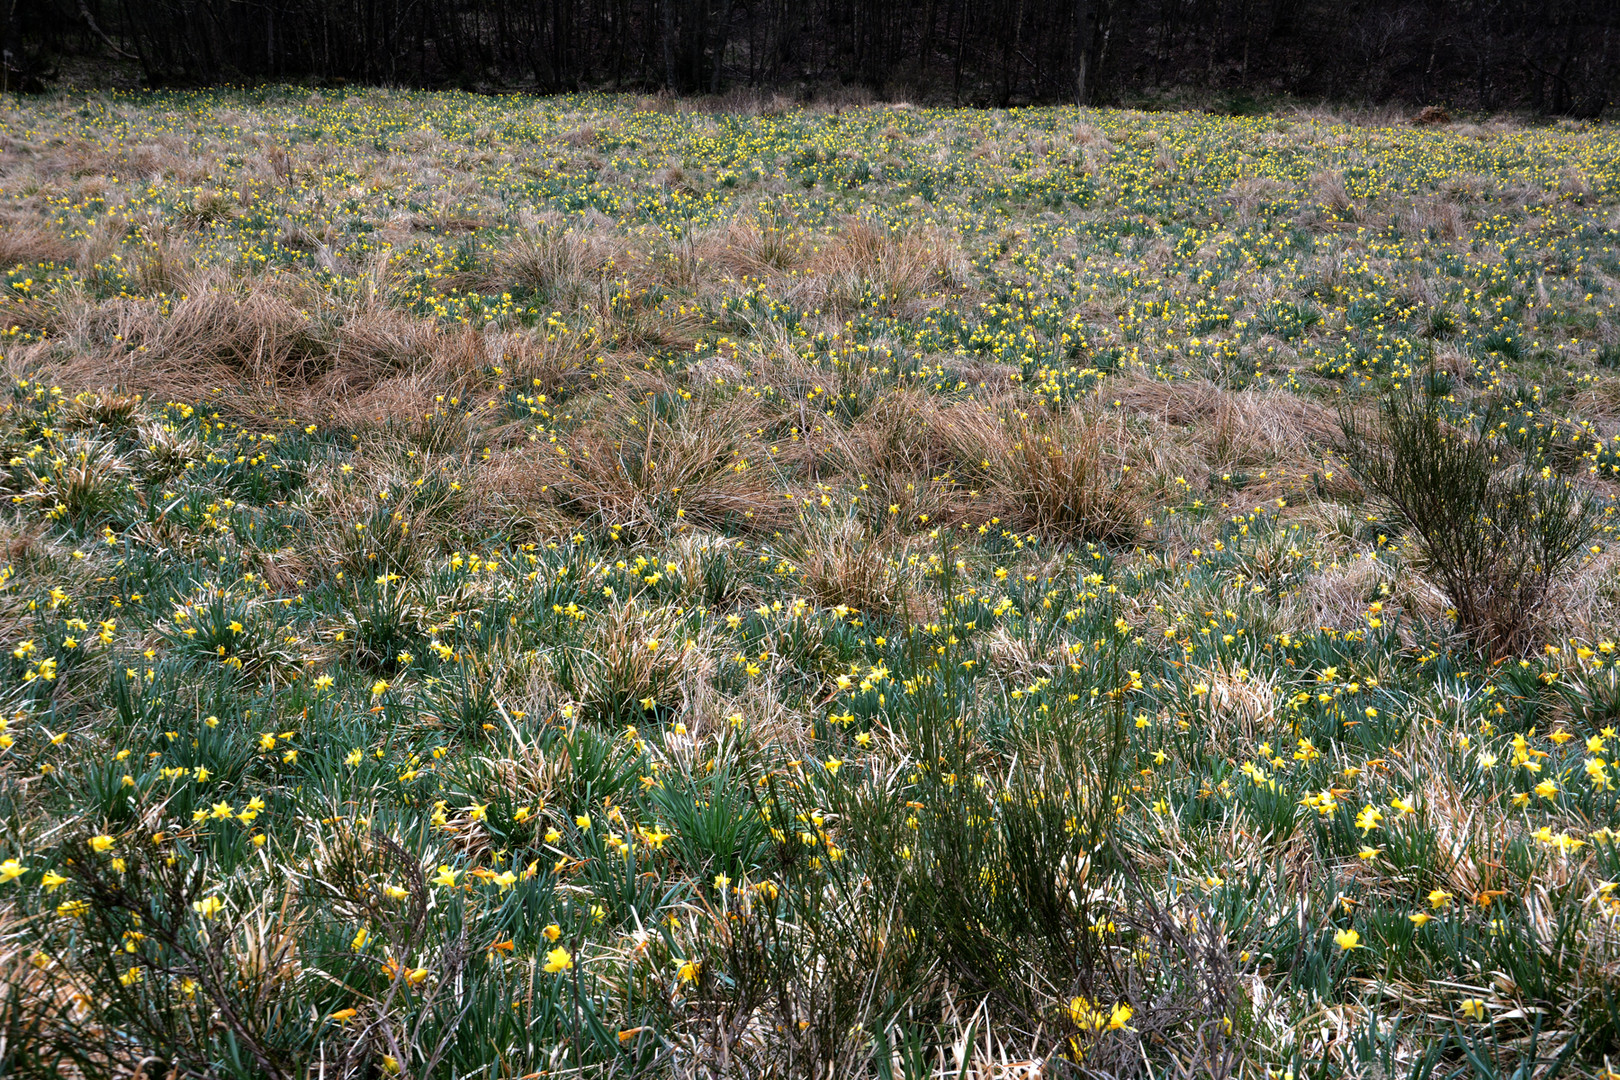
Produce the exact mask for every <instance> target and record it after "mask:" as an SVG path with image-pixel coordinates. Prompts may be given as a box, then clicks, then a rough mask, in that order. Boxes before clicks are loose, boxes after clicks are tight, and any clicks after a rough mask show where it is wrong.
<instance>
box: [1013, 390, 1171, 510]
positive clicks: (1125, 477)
mask: <svg viewBox="0 0 1620 1080" xmlns="http://www.w3.org/2000/svg"><path fill="white" fill-rule="evenodd" d="M1004 437H1005V438H1006V439H1007V446H1006V448H1005V450H1004V451H1003V452H1002V453H1001V454H1000V455H999V456H997V457H994V458H991V459H990V460H991V462H992V467H993V469H994V470H995V478H996V480H997V482H998V483H997V486H998V488H999V495H1000V501H1001V506H1002V507H1003V513H1004V515H1005V516H1006V517H1007V519H1008V520H1009V521H1011V522H1012V523H1013V524H1014V525H1015V527H1017V528H1020V529H1029V530H1034V531H1036V532H1039V533H1041V534H1042V535H1045V536H1048V537H1052V538H1054V539H1059V540H1064V541H1078V540H1088V541H1108V542H1126V541H1130V540H1132V539H1134V538H1136V537H1137V535H1138V534H1139V533H1140V532H1141V529H1142V527H1143V519H1144V513H1145V510H1146V502H1145V498H1144V492H1143V484H1142V479H1141V477H1142V474H1141V472H1140V470H1136V471H1133V470H1132V467H1131V465H1130V458H1131V456H1132V451H1133V449H1134V447H1135V444H1136V442H1137V440H1136V439H1135V438H1134V437H1133V436H1132V435H1131V434H1130V433H1129V431H1128V430H1127V428H1126V426H1125V424H1124V422H1123V419H1122V418H1117V417H1106V416H1104V415H1101V414H1100V413H1099V412H1098V411H1097V410H1096V409H1095V408H1087V407H1075V408H1071V409H1068V410H1066V411H1064V412H1062V413H1059V414H1057V415H1055V416H1051V417H1047V418H1042V419H1019V420H1017V421H1016V422H1015V423H1012V424H1009V425H1008V426H1007V428H1006V429H1005V436H1004Z"/></svg>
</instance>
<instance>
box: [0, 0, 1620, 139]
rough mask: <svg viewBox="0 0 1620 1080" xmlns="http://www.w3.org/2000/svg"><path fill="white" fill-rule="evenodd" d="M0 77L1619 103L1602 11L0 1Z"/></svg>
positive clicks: (1444, 5)
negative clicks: (101, 68) (101, 73)
mask: <svg viewBox="0 0 1620 1080" xmlns="http://www.w3.org/2000/svg"><path fill="white" fill-rule="evenodd" d="M0 59H3V65H0V67H3V70H0V82H3V84H4V85H5V86H6V87H8V88H11V89H18V88H21V89H28V88H30V87H34V86H39V85H43V84H45V83H47V82H48V81H50V80H51V79H52V78H53V77H55V76H59V75H60V73H61V72H63V71H67V70H83V69H84V66H85V65H86V64H97V63H100V64H105V63H108V62H113V63H117V64H119V65H122V66H123V67H124V69H125V70H130V71H134V72H136V73H138V76H139V78H140V79H141V80H142V81H143V82H144V83H147V84H150V85H189V84H207V83H217V82H224V81H233V82H242V81H261V80H266V81H268V80H303V79H315V80H321V81H327V82H364V83H388V84H399V85H411V86H460V87H464V88H468V89H480V90H506V89H525V90H544V91H559V90H575V89H584V88H605V89H611V88H617V89H632V88H639V89H642V90H648V91H667V92H670V93H678V94H693V93H711V94H712V93H718V92H721V91H725V90H730V89H733V88H737V87H751V88H759V89H768V90H773V91H778V92H787V93H799V94H807V93H810V92H813V91H815V90H818V89H821V90H824V89H825V88H828V87H832V86H845V87H849V86H855V87H863V88H866V89H868V90H870V91H871V92H873V93H876V94H880V95H893V96H906V97H910V98H913V99H915V100H918V101H927V102H959V103H971V104H987V105H1014V104H1021V103H1025V102H1043V101H1060V100H1073V101H1080V102H1088V103H1100V102H1108V101H1118V100H1123V99H1130V98H1132V97H1135V96H1140V95H1143V94H1152V93H1155V92H1163V91H1166V90H1173V89H1182V88H1197V90H1198V91H1199V92H1200V93H1203V94H1211V93H1214V94H1219V95H1223V96H1224V98H1225V100H1226V101H1227V102H1228V104H1229V106H1230V107H1240V106H1241V104H1242V102H1243V101H1245V100H1246V99H1251V98H1258V97H1269V96H1273V95H1278V94H1292V95H1297V96H1301V97H1316V98H1327V99H1331V100H1365V101H1401V102H1409V103H1423V104H1442V105H1450V106H1453V107H1457V108H1470V109H1487V110H1490V109H1502V108H1528V109H1534V110H1537V111H1542V112H1550V113H1565V114H1575V115H1596V114H1598V113H1600V112H1602V111H1603V110H1604V109H1605V108H1607V107H1609V106H1610V105H1611V104H1612V103H1613V102H1615V101H1616V100H1617V99H1620V0H1134V2H1132V0H0ZM75 65H77V67H76V66H75Z"/></svg>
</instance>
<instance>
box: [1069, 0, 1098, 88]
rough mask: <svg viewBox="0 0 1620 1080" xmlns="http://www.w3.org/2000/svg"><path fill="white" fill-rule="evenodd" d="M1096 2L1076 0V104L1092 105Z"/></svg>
mask: <svg viewBox="0 0 1620 1080" xmlns="http://www.w3.org/2000/svg"><path fill="white" fill-rule="evenodd" d="M1094 3H1095V0H1074V103H1075V104H1076V105H1088V104H1090V103H1091V92H1090V90H1091V88H1090V86H1089V85H1088V83H1089V80H1090V75H1091V43H1092V40H1093V37H1094V35H1095V31H1096V28H1097V23H1096V14H1097V13H1096V11H1095V10H1094V9H1093V6H1094Z"/></svg>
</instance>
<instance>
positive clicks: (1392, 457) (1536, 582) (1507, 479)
mask: <svg viewBox="0 0 1620 1080" xmlns="http://www.w3.org/2000/svg"><path fill="white" fill-rule="evenodd" d="M1379 416H1380V419H1381V420H1382V427H1381V429H1379V430H1378V431H1376V432H1374V431H1372V430H1369V428H1368V427H1367V426H1366V425H1365V424H1364V423H1363V422H1362V421H1360V420H1359V419H1358V418H1357V417H1356V416H1355V415H1354V414H1351V413H1346V415H1345V418H1344V443H1343V446H1342V453H1343V454H1344V456H1345V458H1346V460H1347V461H1348V462H1349V464H1350V467H1351V468H1352V469H1353V470H1355V472H1356V474H1357V476H1358V477H1359V478H1360V480H1361V482H1362V484H1363V485H1364V486H1365V487H1366V488H1367V490H1368V491H1369V493H1371V494H1372V495H1373V496H1374V497H1375V498H1376V499H1378V500H1379V501H1381V502H1382V503H1384V504H1385V505H1386V507H1387V509H1388V510H1389V511H1390V512H1392V513H1393V514H1394V515H1396V517H1397V519H1398V520H1399V521H1400V522H1401V524H1402V525H1403V526H1404V527H1405V528H1406V529H1407V530H1408V531H1409V533H1410V535H1411V536H1412V538H1413V540H1414V541H1415V543H1416V545H1417V548H1418V551H1419V553H1420V554H1421V556H1422V559H1423V563H1424V566H1425V568H1426V570H1427V572H1428V573H1429V574H1430V575H1432V576H1433V577H1434V578H1435V579H1436V580H1437V581H1438V582H1439V584H1440V586H1441V587H1442V588H1443V589H1444V590H1445V591H1446V595H1447V596H1448V597H1449V598H1450V600H1451V604H1452V607H1453V609H1454V610H1455V612H1456V619H1457V626H1458V628H1459V629H1460V630H1462V631H1463V632H1464V633H1466V634H1467V635H1468V636H1469V637H1471V638H1472V639H1473V640H1474V642H1475V643H1476V644H1477V645H1478V646H1479V647H1480V648H1482V649H1485V650H1487V651H1488V652H1489V653H1490V654H1491V655H1492V656H1496V657H1506V656H1519V655H1523V654H1525V653H1526V652H1529V651H1530V650H1532V649H1534V648H1535V647H1536V645H1537V644H1538V643H1539V640H1540V634H1539V630H1540V620H1541V616H1542V608H1543V605H1544V604H1545V603H1546V601H1547V598H1548V595H1549V593H1550V591H1551V589H1552V587H1553V585H1554V583H1556V582H1557V581H1558V580H1559V579H1560V577H1561V576H1562V575H1563V573H1564V572H1565V569H1566V568H1567V567H1568V566H1569V565H1570V564H1571V563H1572V561H1573V560H1575V559H1576V558H1577V557H1579V556H1580V555H1581V554H1582V553H1583V552H1584V551H1585V549H1586V547H1587V545H1589V544H1590V543H1591V542H1592V540H1593V539H1594V538H1595V537H1596V536H1597V535H1598V533H1599V531H1600V529H1601V524H1602V510H1601V508H1600V507H1599V505H1598V504H1597V502H1596V501H1595V500H1593V499H1592V498H1591V497H1590V496H1589V495H1588V494H1587V493H1586V492H1585V491H1583V490H1582V489H1581V488H1580V487H1579V486H1577V485H1576V484H1575V483H1574V482H1573V481H1570V480H1568V479H1565V478H1562V477H1555V476H1553V475H1552V474H1551V471H1550V470H1549V469H1541V470H1539V471H1538V470H1537V468H1536V465H1537V462H1535V461H1533V460H1528V459H1520V460H1519V461H1517V462H1516V463H1512V464H1509V463H1507V462H1505V461H1504V460H1503V459H1504V457H1511V456H1512V455H1511V452H1505V451H1506V448H1505V447H1503V446H1502V445H1500V444H1496V443H1493V442H1492V441H1490V440H1488V439H1484V438H1476V437H1474V436H1472V435H1471V434H1470V433H1469V432H1467V431H1465V430H1463V429H1462V428H1460V427H1458V426H1457V425H1456V424H1455V423H1454V422H1453V421H1452V419H1451V417H1450V416H1449V415H1448V414H1447V412H1446V410H1445V407H1444V402H1443V401H1442V399H1440V398H1439V397H1437V396H1436V395H1434V394H1431V393H1422V392H1419V393H1408V394H1396V395H1391V396H1389V397H1388V398H1386V399H1385V400H1384V401H1383V403H1382V404H1381V406H1380V409H1379ZM1485 426H1486V428H1487V430H1489V427H1490V425H1489V424H1488V423H1487V424H1486V425H1485Z"/></svg>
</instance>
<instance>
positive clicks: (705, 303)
mask: <svg viewBox="0 0 1620 1080" xmlns="http://www.w3.org/2000/svg"><path fill="white" fill-rule="evenodd" d="M733 105H734V106H736V105H737V103H735V102H734V103H733ZM0 272H3V273H4V274H5V281H4V283H3V284H0V293H3V294H4V295H3V296H0V352H3V356H4V362H5V365H6V368H7V386H6V388H5V390H4V396H3V403H0V462H3V467H0V488H3V491H0V495H3V500H0V644H3V649H4V651H3V652H0V1073H4V1074H6V1075H23V1076H61V1075H68V1076H81V1075H82V1076H87V1077H89V1076H98V1077H99V1076H136V1075H138V1076H146V1077H157V1076H175V1077H193V1076H195V1077H242V1078H247V1077H303V1076H317V1075H318V1076H322V1077H327V1076H344V1077H347V1076H356V1077H360V1076H365V1077H373V1076H394V1075H397V1076H407V1077H520V1076H521V1077H538V1076H575V1075H578V1076H589V1077H603V1078H606V1077H630V1076H644V1075H645V1076H674V1077H733V1076H735V1077H857V1076H871V1077H885V1078H889V1077H907V1078H921V1077H944V1076H951V1077H971V1078H977V1080H988V1078H991V1077H1008V1078H1012V1077H1024V1078H1033V1077H1036V1076H1040V1077H1063V1076H1081V1075H1098V1076H1104V1075H1106V1076H1121V1075H1140V1076H1148V1077H1184V1076H1185V1077H1192V1076H1206V1075H1207V1076H1217V1077H1220V1076H1240V1075H1241V1076H1253V1077H1261V1076H1265V1077H1284V1076H1289V1077H1296V1078H1300V1077H1307V1076H1309V1077H1340V1076H1345V1077H1350V1076H1356V1077H1395V1076H1400V1077H1410V1078H1414V1080H1424V1078H1427V1077H1468V1078H1481V1080H1483V1078H1495V1077H1516V1078H1523V1080H1529V1078H1531V1077H1542V1076H1552V1075H1554V1074H1559V1075H1565V1076H1590V1077H1598V1076H1603V1077H1610V1078H1612V1077H1615V1076H1616V1075H1617V1074H1616V1072H1615V1070H1616V1069H1620V893H1617V891H1616V889H1617V885H1616V882H1617V881H1620V844H1617V835H1616V830H1617V829H1620V819H1617V814H1616V810H1617V807H1616V794H1615V779H1616V777H1617V775H1620V764H1615V763H1613V761H1612V759H1613V758H1615V757H1616V756H1617V755H1620V735H1617V731H1616V729H1617V728H1620V673H1617V670H1616V667H1615V664H1616V663H1617V662H1620V655H1617V653H1616V651H1615V650H1616V646H1615V644H1614V640H1613V639H1614V638H1615V637H1617V636H1620V558H1617V556H1616V554H1615V552H1614V551H1613V546H1614V539H1613V537H1612V535H1611V534H1612V533H1613V532H1614V529H1615V527H1616V520H1615V516H1614V515H1615V495H1616V493H1617V492H1620V322H1617V318H1616V304H1617V303H1620V133H1617V132H1616V130H1615V129H1614V128H1612V127H1608V126H1601V125H1575V124H1559V125H1549V126H1543V127H1530V126H1522V125H1513V124H1508V123H1482V124H1457V125H1450V126H1443V127H1433V128H1417V127H1411V126H1376V125H1373V124H1368V123H1358V122H1352V121H1349V120H1341V119H1337V118H1335V117H1333V116H1330V115H1326V114H1321V115H1317V114H1310V113H1294V114H1290V115H1279V116H1263V117H1244V118H1227V117H1216V116H1206V115H1199V114H1148V113H1134V112H1109V111H1100V110H1080V109H1073V108H1053V109H1030V110H1015V111H1010V112H978V111H969V110H931V109H920V108H909V107H905V106H879V107H863V108H854V109H845V110H830V109H829V110H813V109H801V108H799V107H796V106H792V107H790V106H786V105H784V104H782V103H773V102H768V101H759V102H755V103H753V104H752V105H751V106H749V107H740V106H739V107H732V108H729V109H705V108H704V107H698V106H693V107H686V106H685V105H681V104H677V103H672V102H668V101H660V100H635V99H618V98H603V97H578V98H561V99H550V98H548V99H534V98H521V97H512V98H481V97H472V96H467V95H457V94H417V93H403V92H389V91H377V90H371V91H355V92H348V93H328V94H322V93H315V92H312V91H305V90H266V91H220V92H211V93H188V94H181V93H173V94H161V95H151V96H122V97H120V96H110V97H109V96H89V97H86V96H83V95H59V96H55V97H44V98H17V97H11V98H8V99H4V100H3V101H0Z"/></svg>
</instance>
